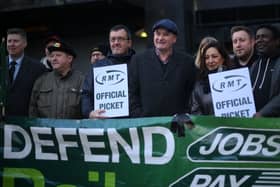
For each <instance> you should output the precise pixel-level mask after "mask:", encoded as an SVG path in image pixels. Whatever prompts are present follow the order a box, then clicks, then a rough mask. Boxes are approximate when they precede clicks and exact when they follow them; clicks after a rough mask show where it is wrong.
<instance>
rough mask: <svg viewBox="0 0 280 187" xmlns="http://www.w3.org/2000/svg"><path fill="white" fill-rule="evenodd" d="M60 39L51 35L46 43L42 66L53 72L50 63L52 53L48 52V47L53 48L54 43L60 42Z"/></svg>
mask: <svg viewBox="0 0 280 187" xmlns="http://www.w3.org/2000/svg"><path fill="white" fill-rule="evenodd" d="M59 41H60V37H59V36H57V35H51V36H49V37H48V38H47V39H46V41H45V56H44V57H43V58H42V59H41V60H40V62H41V63H42V64H44V66H45V67H46V68H47V69H48V70H49V71H52V65H51V62H50V52H49V50H48V47H50V46H52V45H53V44H54V43H56V42H59Z"/></svg>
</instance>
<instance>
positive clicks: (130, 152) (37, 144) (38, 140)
mask: <svg viewBox="0 0 280 187" xmlns="http://www.w3.org/2000/svg"><path fill="white" fill-rule="evenodd" d="M139 129H142V133H143V137H144V140H143V142H141V141H140V140H141V139H140V138H139V134H138V130H139ZM139 129H138V128H135V127H133V128H128V134H129V136H130V138H129V140H127V139H125V138H124V137H122V136H121V134H120V133H119V132H118V131H117V129H115V128H109V129H107V131H105V130H104V129H103V128H102V129H101V128H49V127H30V132H28V130H27V129H23V128H22V127H20V126H18V125H5V126H4V159H23V158H26V157H28V156H33V155H31V154H33V152H34V154H35V155H34V158H35V159H36V160H64V161H68V160H69V154H68V153H67V150H69V149H72V150H73V151H75V149H82V150H83V156H84V161H86V162H101V163H109V162H112V163H119V162H120V154H123V152H122V153H120V147H121V148H122V149H121V150H122V151H123V150H124V152H125V154H126V155H127V156H128V158H129V159H130V160H131V162H132V163H133V164H140V162H141V160H144V163H145V164H155V165H161V164H162V165H163V164H166V163H168V162H169V161H170V160H171V159H172V157H173V156H174V153H175V140H174V137H173V134H172V132H171V131H170V130H169V128H165V127H158V126H153V127H142V128H139ZM15 136H18V137H20V138H21V139H23V140H21V139H20V140H19V141H20V145H19V146H18V147H17V146H16V145H13V144H17V143H16V142H15V141H13V140H14V137H15ZM155 136H157V138H160V139H161V140H164V141H165V144H164V145H166V146H163V148H162V153H161V154H159V155H154V154H153V153H155V152H158V150H155V147H154V146H153V143H154V142H153V139H154V138H155ZM70 137H71V141H70V140H69V138H70ZM32 140H33V142H34V145H33V144H32ZM106 141H109V145H108V144H105V142H106ZM128 142H130V143H128ZM56 143H57V144H58V145H56ZM141 143H142V144H144V145H141ZM79 146H81V148H80V147H79ZM106 146H108V147H106ZM140 148H144V150H143V151H141V150H140ZM32 149H34V151H32ZM50 149H51V151H50ZM108 150H110V151H108ZM47 151H48V152H47ZM142 152H144V155H143V157H144V158H143V159H141V158H140V157H141V154H140V153H142ZM110 158H111V160H110Z"/></svg>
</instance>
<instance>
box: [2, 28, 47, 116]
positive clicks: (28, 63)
mask: <svg viewBox="0 0 280 187" xmlns="http://www.w3.org/2000/svg"><path fill="white" fill-rule="evenodd" d="M26 46H27V38H26V32H25V31H24V30H23V29H20V28H11V29H8V31H7V51H8V54H9V55H8V68H9V77H8V93H7V105H6V115H8V116H28V107H29V101H30V95H31V91H32V87H33V84H34V82H35V80H36V79H37V78H38V77H39V76H40V75H42V74H43V73H44V72H46V71H47V69H46V68H45V67H44V65H43V64H41V63H40V62H39V61H38V62H37V61H35V60H33V59H31V58H29V57H27V56H26V55H25V54H24V49H25V47H26Z"/></svg>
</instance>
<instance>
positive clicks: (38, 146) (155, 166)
mask: <svg viewBox="0 0 280 187" xmlns="http://www.w3.org/2000/svg"><path fill="white" fill-rule="evenodd" d="M191 118H192V121H193V123H194V127H193V128H188V127H187V126H186V128H185V136H183V137H179V136H178V135H177V134H176V133H172V131H171V130H170V126H171V121H172V118H171V117H154V118H135V119H107V120H53V119H30V118H10V119H7V120H6V122H5V123H3V124H1V127H0V137H1V140H0V146H1V149H0V153H1V157H0V166H1V169H0V174H1V179H0V186H3V187H15V186H17V187H85V186H88V187H92V186H94V187H96V186H100V187H138V186H139V187H143V186H145V187H146V186H151V187H157V186H158V187H165V186H172V187H173V186H176V187H177V186H185V187H279V186H280V133H279V129H280V120H279V119H276V118H275V119H274V118H271V119H264V118H261V119H241V118H215V117H207V116H191Z"/></svg>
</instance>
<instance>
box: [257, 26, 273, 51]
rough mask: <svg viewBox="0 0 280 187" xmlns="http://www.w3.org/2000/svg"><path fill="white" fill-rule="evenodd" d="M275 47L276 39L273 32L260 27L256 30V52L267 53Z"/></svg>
mask: <svg viewBox="0 0 280 187" xmlns="http://www.w3.org/2000/svg"><path fill="white" fill-rule="evenodd" d="M276 48H277V40H275V39H274V37H273V33H272V32H271V31H270V30H269V29H267V28H260V29H259V30H257V32H256V49H257V50H258V52H260V53H262V54H265V55H269V53H271V52H272V51H274V50H275V49H276Z"/></svg>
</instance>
